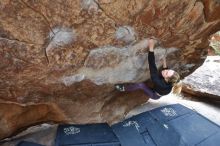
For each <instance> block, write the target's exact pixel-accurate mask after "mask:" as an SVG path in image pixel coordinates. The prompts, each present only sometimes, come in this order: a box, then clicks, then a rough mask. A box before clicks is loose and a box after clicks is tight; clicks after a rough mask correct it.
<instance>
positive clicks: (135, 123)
mask: <svg viewBox="0 0 220 146" xmlns="http://www.w3.org/2000/svg"><path fill="white" fill-rule="evenodd" d="M130 126H134V127H135V128H136V129H137V131H139V128H140V126H139V125H138V123H137V122H136V121H128V122H127V123H125V124H124V125H123V127H130Z"/></svg>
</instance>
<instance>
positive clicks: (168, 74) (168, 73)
mask: <svg viewBox="0 0 220 146" xmlns="http://www.w3.org/2000/svg"><path fill="white" fill-rule="evenodd" d="M161 74H162V76H163V78H164V79H168V78H170V77H171V76H172V75H173V74H174V70H171V69H165V70H162V72H161Z"/></svg>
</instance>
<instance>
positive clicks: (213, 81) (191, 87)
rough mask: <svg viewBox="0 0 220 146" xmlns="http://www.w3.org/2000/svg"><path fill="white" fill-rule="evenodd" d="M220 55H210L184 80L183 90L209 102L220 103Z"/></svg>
mask: <svg viewBox="0 0 220 146" xmlns="http://www.w3.org/2000/svg"><path fill="white" fill-rule="evenodd" d="M219 73H220V56H208V57H207V58H206V60H205V62H204V63H203V65H202V66H201V67H199V68H198V69H196V70H195V72H193V73H192V74H190V75H189V76H187V77H186V78H185V79H184V80H183V83H184V86H183V91H184V92H186V93H188V94H191V95H193V96H195V97H198V98H200V99H202V100H206V101H209V102H217V103H218V104H219V103H220V74H219Z"/></svg>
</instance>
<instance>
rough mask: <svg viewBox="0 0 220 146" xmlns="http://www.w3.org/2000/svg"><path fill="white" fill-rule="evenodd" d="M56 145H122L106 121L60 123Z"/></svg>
mask: <svg viewBox="0 0 220 146" xmlns="http://www.w3.org/2000/svg"><path fill="white" fill-rule="evenodd" d="M55 146H121V145H120V142H119V141H118V138H117V137H116V135H115V134H114V133H113V131H112V129H111V127H110V126H109V125H108V124H106V123H100V124H86V125H59V126H58V129H57V136H56V140H55Z"/></svg>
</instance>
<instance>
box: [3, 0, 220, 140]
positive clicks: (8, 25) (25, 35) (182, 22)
mask: <svg viewBox="0 0 220 146" xmlns="http://www.w3.org/2000/svg"><path fill="white" fill-rule="evenodd" d="M218 8H219V2H218V1H217V0H204V1H196V0H170V1H154V0H148V1H146V0H131V1H127V0H113V1H110V0H99V1H97V2H95V1H92V0H91V1H86V0H84V1H81V0H74V1H64V0H55V1H53V2H52V1H49V0H39V1H30V0H1V1H0V61H1V63H0V99H1V104H3V106H1V107H0V113H1V114H0V116H1V117H0V123H3V124H1V126H0V129H3V130H1V131H0V135H1V136H0V139H1V138H4V137H7V136H10V135H11V134H12V133H14V132H16V131H17V130H19V129H21V128H25V127H28V126H30V125H34V124H36V123H39V122H45V121H54V122H64V121H66V120H68V122H73V123H88V122H103V121H108V122H114V121H117V120H118V119H120V118H123V115H124V113H126V112H128V111H129V110H130V109H132V108H133V107H135V106H137V105H139V104H141V103H144V102H145V101H147V100H148V98H147V97H146V96H144V94H143V93H142V92H135V93H132V94H128V93H118V92H116V91H115V90H114V86H113V84H115V83H122V82H139V81H144V80H146V79H148V78H149V74H148V67H147V65H146V64H147V62H146V50H145V51H143V50H138V49H139V48H138V47H135V46H136V45H138V46H139V45H140V44H141V42H142V41H144V40H145V38H147V37H150V36H155V37H157V38H159V39H160V40H161V41H162V44H163V45H164V46H165V47H167V48H168V49H167V50H168V51H170V50H172V49H171V48H169V47H175V48H177V51H175V52H172V51H171V53H170V54H169V55H168V57H169V58H168V64H170V65H171V66H172V67H173V68H174V69H176V70H179V71H181V74H182V75H183V76H186V75H188V74H189V73H191V72H192V71H193V70H194V69H195V68H197V67H198V66H199V65H200V63H201V62H202V60H203V58H204V56H205V54H206V52H207V51H206V49H207V46H208V41H207V38H208V36H209V35H210V34H212V33H214V32H215V31H217V30H218V29H219V27H220V15H218V14H219V9H218ZM120 26H130V27H132V28H133V29H134V31H135V33H129V31H131V30H132V29H129V30H128V34H126V33H125V34H126V35H129V34H135V36H133V37H131V40H132V39H133V38H134V40H133V42H130V41H128V42H129V43H130V44H127V43H128V42H123V41H121V40H116V39H115V33H116V31H117V29H118V27H120ZM128 38H129V37H128ZM146 45H147V43H144V44H142V45H141V46H142V47H143V49H144V48H145V47H146ZM104 46H107V47H104ZM105 48H107V49H105ZM109 48H115V49H114V50H116V52H112V51H111V50H110V52H111V53H108V51H106V50H108V49H109ZM125 48H128V49H127V52H126V49H125ZM97 50H101V51H97ZM122 50H125V52H124V53H120V52H121V51H122ZM129 50H132V51H129ZM164 50H165V49H163V48H158V49H157V53H156V56H157V58H158V57H159V56H161V55H164ZM92 52H96V53H97V52H101V53H97V54H96V53H95V55H92V54H91V53H92ZM105 52H107V54H105ZM132 52H135V53H132ZM115 59H118V60H115ZM158 62H159V59H158V60H157V63H158ZM77 75H78V76H77ZM145 75H146V76H145ZM66 77H70V78H66ZM116 77H117V78H116ZM64 79H66V80H64ZM68 80H70V82H68V84H65V83H67V82H66V81H68ZM64 81H65V82H64ZM8 102H12V104H8ZM30 103H31V104H32V105H31V106H30V105H29V104H30ZM12 105H13V106H12ZM23 105H24V106H23ZM45 106H46V107H47V108H46V110H43V111H42V113H41V111H40V112H37V111H38V110H40V109H41V107H42V109H44V107H45ZM3 107H4V108H3ZM11 107H13V108H14V110H11ZM30 109H31V110H30ZM27 113H28V114H27ZM37 113H38V114H37ZM8 114H9V115H13V116H12V117H13V118H18V115H19V116H20V115H21V117H19V119H20V122H19V124H16V123H14V121H13V118H12V119H11V118H10V117H8V116H7V115H8ZM26 114H27V115H26ZM33 115H34V116H33ZM5 121H6V122H5ZM8 126H9V129H7V128H6V129H5V127H8Z"/></svg>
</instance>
